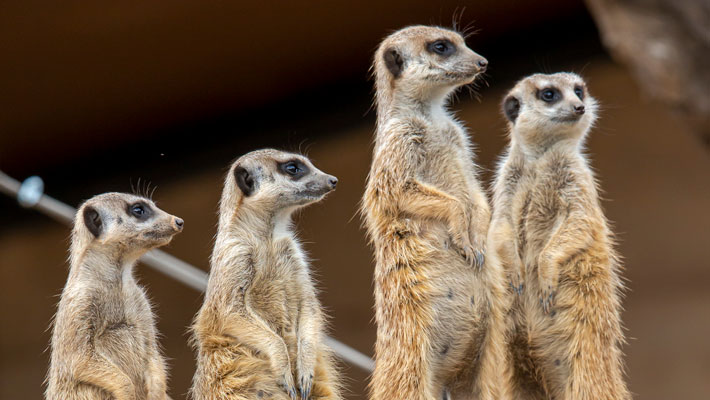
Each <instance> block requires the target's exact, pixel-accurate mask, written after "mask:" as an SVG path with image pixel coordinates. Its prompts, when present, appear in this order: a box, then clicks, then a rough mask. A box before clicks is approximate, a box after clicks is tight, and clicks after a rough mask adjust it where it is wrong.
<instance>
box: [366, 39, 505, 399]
mask: <svg viewBox="0 0 710 400" xmlns="http://www.w3.org/2000/svg"><path fill="white" fill-rule="evenodd" d="M440 40H447V41H449V43H450V44H451V45H453V46H455V48H456V50H455V52H454V53H453V54H451V55H449V56H447V57H445V56H442V55H440V54H435V52H433V51H432V50H431V47H430V46H433V44H434V43H435V42H437V41H440ZM486 64H487V62H486V61H485V59H484V58H483V57H481V56H479V55H478V54H476V53H474V52H473V51H471V50H470V49H469V48H468V47H466V45H465V43H464V40H463V38H462V37H461V35H459V34H458V33H456V32H453V31H450V30H447V29H442V28H436V27H426V26H414V27H409V28H405V29H402V30H400V31H398V32H395V33H394V34H392V35H390V36H389V37H387V38H386V39H385V40H384V41H383V42H382V44H381V45H380V47H379V49H378V50H377V52H376V54H375V61H374V73H375V77H376V82H375V84H376V89H377V95H376V100H377V116H378V121H377V134H376V137H375V149H374V156H373V161H372V166H371V169H370V174H369V177H368V183H367V188H366V191H365V195H364V198H363V204H362V210H363V214H364V216H365V223H366V226H367V229H368V233H369V237H370V239H371V242H372V244H373V246H374V249H375V257H376V263H377V265H376V269H375V308H376V321H377V343H376V347H375V352H376V367H375V371H374V373H373V376H372V381H371V384H370V393H371V398H372V399H375V400H393V399H406V400H423V399H427V400H430V399H472V398H483V399H502V398H507V394H506V393H505V392H504V390H503V391H501V390H500V389H501V388H500V387H499V385H498V384H497V382H498V381H499V380H500V379H501V376H503V375H505V374H506V373H508V372H509V371H508V369H507V368H505V365H504V363H503V361H504V360H505V357H504V352H503V351H504V348H503V347H502V345H503V344H504V339H503V336H502V335H503V322H504V319H503V314H502V308H501V307H500V304H501V300H500V299H501V298H502V297H503V293H504V291H505V286H504V284H505V283H504V281H503V279H502V278H503V274H502V272H500V271H496V270H494V269H492V268H491V267H490V266H489V265H483V264H484V252H485V248H484V244H485V240H486V233H487V230H488V225H489V221H490V211H489V205H488V200H487V198H486V195H485V193H484V191H483V190H482V188H481V185H480V183H479V181H478V178H477V166H476V165H475V164H474V161H473V159H474V154H473V150H472V146H471V143H470V141H469V138H468V136H467V134H466V131H465V129H464V127H463V126H462V125H461V124H460V123H459V122H457V121H456V120H455V119H454V118H453V117H452V116H451V115H450V114H449V113H448V111H447V110H446V102H447V100H448V98H449V96H450V95H451V93H452V92H453V91H454V90H455V89H456V88H457V87H459V86H462V85H465V84H468V83H471V82H473V81H474V79H475V77H476V76H477V75H478V74H479V73H480V72H481V71H482V70H483V69H485V66H486Z"/></svg>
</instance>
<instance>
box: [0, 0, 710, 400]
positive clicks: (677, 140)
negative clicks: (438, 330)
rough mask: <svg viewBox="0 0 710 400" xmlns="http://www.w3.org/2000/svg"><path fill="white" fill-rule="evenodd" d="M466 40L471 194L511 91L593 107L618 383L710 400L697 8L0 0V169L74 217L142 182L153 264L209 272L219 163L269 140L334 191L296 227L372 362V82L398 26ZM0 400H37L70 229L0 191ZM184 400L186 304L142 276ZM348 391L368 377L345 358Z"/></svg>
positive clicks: (701, 42) (708, 45) (493, 153)
mask: <svg viewBox="0 0 710 400" xmlns="http://www.w3.org/2000/svg"><path fill="white" fill-rule="evenodd" d="M453 21H456V22H458V24H459V26H461V27H465V26H467V25H468V24H473V26H475V28H476V29H478V33H477V34H476V35H473V36H472V37H470V38H469V39H468V43H469V46H470V47H471V48H473V49H474V50H476V51H477V52H479V53H480V54H482V55H484V56H486V57H487V58H488V60H489V61H490V69H489V71H488V73H487V76H486V78H485V83H482V84H480V85H478V86H479V88H478V89H477V90H476V93H477V95H476V96H470V95H469V94H468V91H465V90H464V91H462V92H461V93H460V95H459V96H458V97H457V99H456V100H455V101H454V102H453V109H454V110H456V113H457V114H458V115H459V116H460V118H461V119H462V120H463V121H464V122H465V123H466V125H467V126H468V127H469V128H470V131H471V134H472V136H473V140H474V141H475V142H476V143H477V145H478V160H479V163H480V165H481V166H482V167H483V168H484V170H485V173H484V175H483V178H484V179H485V180H486V181H487V182H489V181H490V178H491V173H490V171H491V170H492V169H493V167H494V165H495V160H496V158H497V156H498V154H500V152H501V151H502V150H503V148H504V146H505V145H506V141H507V139H506V134H505V129H506V125H505V122H504V120H503V118H502V116H501V115H500V111H499V104H500V101H501V99H502V96H503V95H504V93H505V91H506V90H507V89H508V88H510V87H511V86H512V85H513V84H514V82H515V80H517V79H519V78H521V77H523V76H525V75H528V74H531V73H535V72H556V71H561V70H569V71H575V72H578V73H580V74H582V75H583V76H584V77H585V78H586V79H587V81H588V85H589V88H590V91H591V93H592V94H593V95H594V96H595V97H597V98H598V99H599V101H600V102H601V105H602V108H601V118H600V120H599V123H598V126H597V127H596V128H595V129H594V131H593V132H592V133H591V135H590V138H589V142H588V144H589V146H588V152H589V154H590V160H591V162H592V164H593V166H594V168H595V170H596V171H597V176H598V178H599V180H600V182H601V187H602V188H603V190H604V197H605V201H604V206H605V209H606V212H607V215H608V217H609V218H610V219H611V220H612V221H613V222H614V230H615V231H616V232H617V233H618V238H619V250H620V253H621V254H622V255H623V256H624V260H625V265H626V271H625V277H626V278H627V279H628V280H627V284H628V288H629V290H628V292H627V296H626V299H625V301H624V307H625V311H624V312H623V319H624V324H625V326H626V328H627V331H626V333H627V337H628V344H627V345H626V346H625V347H624V351H625V353H626V360H627V370H628V381H629V385H630V388H631V390H632V391H633V392H634V393H635V394H636V397H637V398H641V399H659V400H660V399H705V398H710V380H709V379H708V377H710V344H709V343H710V342H708V338H709V337H710V318H708V310H710V307H709V306H710V291H709V290H708V289H707V284H708V282H710V268H708V267H710V263H709V262H708V259H709V257H710V256H709V255H708V247H709V246H710V211H708V210H709V208H710V207H709V206H710V153H709V150H710V149H709V148H708V137H709V135H708V133H709V132H710V123H708V121H710V111H709V110H710V97H709V96H710V85H709V84H708V83H709V82H710V74H709V72H710V6H709V5H708V2H707V1H701V0H688V1H685V2H674V1H672V0H646V1H641V0H588V1H587V2H586V3H584V2H581V1H570V0H534V1H533V0H522V1H500V0H497V1H493V0H484V1H476V2H474V1H468V2H466V1H448V0H446V1H438V2H432V1H420V0H408V1H402V0H395V1H388V2H381V1H360V2H351V3H338V4H336V3H334V2H328V1H311V2H237V1H233V2H209V3H208V2H198V1H172V2H76V1H69V2H57V3H51V2H45V1H34V0H25V1H22V2H4V3H3V4H2V5H0V54H1V55H2V57H1V59H2V62H0V170H2V171H4V172H5V173H8V174H9V175H11V176H14V177H15V178H18V179H24V178H26V177H28V176H30V175H35V174H37V175H40V176H41V177H42V178H44V180H45V183H46V192H47V193H48V194H50V195H52V196H54V197H57V198H59V199H61V200H63V201H65V202H67V203H69V204H71V205H74V206H76V205H78V204H79V203H80V202H81V201H82V200H83V199H87V198H89V197H91V196H93V195H95V194H98V193H102V192H106V191H130V190H131V185H132V184H133V185H134V186H135V185H136V184H137V181H138V179H140V180H141V182H145V181H149V182H151V183H152V185H153V186H156V187H157V190H156V191H155V195H154V199H156V200H157V202H158V203H159V205H160V206H161V207H162V208H163V209H165V210H167V211H169V212H171V213H173V214H176V215H178V216H181V217H182V218H184V219H185V221H186V225H185V231H184V232H183V233H182V234H180V235H179V236H177V237H176V238H175V240H174V241H173V243H172V244H171V245H170V246H169V247H167V248H166V249H165V250H166V251H167V252H169V253H171V254H173V255H175V256H177V257H180V258H182V259H184V260H185V261H187V262H189V263H192V264H194V265H197V266H199V267H200V268H202V269H204V270H207V268H208V257H209V254H210V251H211V247H212V238H213V235H214V234H215V227H216V210H217V201H218V198H219V195H220V193H221V186H222V179H223V175H224V173H225V171H226V168H227V166H228V165H229V163H230V161H231V160H233V159H234V158H235V157H237V156H239V155H241V154H244V153H245V152H248V151H250V150H254V149H257V148H261V147H265V146H272V147H277V148H282V149H287V150H297V151H303V152H305V153H307V154H308V155H309V156H310V157H311V158H312V160H313V161H314V163H315V165H316V166H318V167H319V168H320V169H322V170H323V171H326V172H328V173H330V174H333V175H336V176H337V177H338V178H339V179H340V184H339V185H338V190H337V191H336V192H335V193H334V194H332V195H331V196H330V197H329V198H328V199H327V200H326V201H325V202H323V203H321V204H318V205H315V206H312V207H310V208H308V209H306V210H305V211H304V212H302V213H301V214H300V216H299V218H298V225H299V231H300V234H301V237H302V239H303V241H304V242H305V247H306V249H307V250H308V251H309V253H310V254H311V256H312V257H313V266H312V267H313V269H314V271H315V272H316V274H317V275H318V277H319V284H318V285H319V287H320V289H321V296H320V297H321V300H322V303H323V304H324V306H325V307H326V308H327V311H328V313H329V314H330V316H331V327H332V334H333V336H334V337H336V338H337V339H339V340H341V341H343V342H345V343H347V344H349V345H351V346H353V347H355V348H356V349H358V350H360V351H362V352H364V353H366V354H368V355H371V354H372V349H373V343H374V340H375V327H374V324H373V310H372V305H373V301H372V283H371V277H372V271H373V262H372V256H371V251H370V249H369V248H368V247H367V244H366V241H365V237H364V231H363V230H362V229H361V226H360V225H361V222H360V218H359V216H358V215H357V207H358V201H359V198H360V196H361V193H362V191H363V188H364V182H365V177H366V174H367V171H368V168H369V163H370V158H371V148H372V134H373V129H374V117H375V115H374V112H373V111H372V110H371V109H370V106H371V98H372V82H371V81H370V80H369V72H368V68H369V65H370V62H371V57H372V53H373V51H374V50H375V48H376V46H377V44H378V41H379V40H381V39H382V38H383V37H384V36H386V35H387V34H388V33H390V32H392V31H394V30H396V29H398V28H400V27H403V26H406V25H410V24H438V25H444V26H452V22H453ZM0 222H1V223H0V301H1V303H0V304H1V306H0V321H1V324H2V325H1V329H0V398H2V399H39V398H41V397H42V392H43V384H42V382H43V379H44V376H45V373H46V370H47V364H48V357H49V353H48V351H47V346H48V343H49V339H50V332H49V331H48V330H47V328H48V327H49V324H50V320H51V318H52V315H53V313H54V312H55V306H56V303H57V301H58V297H57V296H58V294H59V293H60V292H61V289H62V287H63V285H64V282H65V279H66V276H67V270H68V265H67V263H66V258H67V247H68V237H69V232H70V229H69V227H67V226H63V225H60V224H59V223H57V222H54V221H52V220H50V219H48V218H47V217H45V216H43V215H40V214H38V213H37V212H35V211H33V210H25V209H22V208H20V207H18V206H17V203H16V202H15V200H14V199H11V198H8V197H5V196H3V197H0ZM138 274H139V275H140V279H141V281H142V282H143V283H144V284H145V285H146V286H147V288H148V292H149V293H150V295H151V297H152V299H153V302H154V305H155V309H156V313H157V316H158V318H159V323H158V328H159V330H160V332H161V333H162V335H163V337H162V339H161V343H162V345H163V347H164V352H165V355H166V356H167V357H168V358H169V365H170V376H171V379H170V383H169V386H170V394H171V396H172V397H173V398H174V399H182V398H185V393H186V392H187V389H188V387H189V385H190V381H191V378H192V374H193V371H194V355H193V352H192V350H191V349H190V347H189V346H188V344H187V340H188V335H187V327H188V325H189V324H190V322H191V319H192V317H193V315H194V314H195V312H196V311H197V309H198V308H199V306H200V304H201V300H202V298H201V294H200V293H198V292H196V291H194V290H192V289H190V288H188V287H186V286H184V285H182V284H180V283H178V282H176V281H174V280H172V279H169V278H167V277H165V276H164V275H161V274H159V273H157V272H155V271H153V270H151V269H149V268H147V267H145V266H141V267H139V268H138ZM343 370H344V372H345V374H346V375H347V378H348V380H347V387H348V389H349V394H348V396H347V397H348V398H350V399H362V398H365V396H364V393H365V385H366V382H367V378H368V376H367V374H366V373H365V372H362V371H361V370H359V369H357V368H356V367H353V366H349V365H347V364H344V365H343Z"/></svg>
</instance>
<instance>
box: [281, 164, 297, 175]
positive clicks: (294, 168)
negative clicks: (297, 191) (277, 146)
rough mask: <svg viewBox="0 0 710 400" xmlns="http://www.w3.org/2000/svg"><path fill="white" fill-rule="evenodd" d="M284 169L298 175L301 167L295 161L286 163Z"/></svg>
mask: <svg viewBox="0 0 710 400" xmlns="http://www.w3.org/2000/svg"><path fill="white" fill-rule="evenodd" d="M284 171H286V172H288V173H289V174H291V175H296V174H297V173H298V171H299V168H298V165H296V163H295V162H290V163H287V164H286V165H284Z"/></svg>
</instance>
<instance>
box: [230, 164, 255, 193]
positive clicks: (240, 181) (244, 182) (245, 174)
mask: <svg viewBox="0 0 710 400" xmlns="http://www.w3.org/2000/svg"><path fill="white" fill-rule="evenodd" d="M234 178H235V179H236V180H237V186H239V189H241V191H242V193H244V196H247V197H249V196H250V195H251V194H252V193H254V178H252V177H251V174H249V171H247V170H246V169H245V168H244V167H236V168H234Z"/></svg>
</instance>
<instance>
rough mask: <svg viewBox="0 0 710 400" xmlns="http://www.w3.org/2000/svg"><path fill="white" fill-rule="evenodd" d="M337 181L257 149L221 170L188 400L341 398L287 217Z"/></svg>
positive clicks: (299, 161)
mask: <svg viewBox="0 0 710 400" xmlns="http://www.w3.org/2000/svg"><path fill="white" fill-rule="evenodd" d="M337 182H338V180H337V179H336V178H335V177H333V176H330V175H327V174H325V173H323V172H321V171H320V170H318V169H317V168H316V167H314V166H313V164H311V162H310V161H309V160H308V159H307V158H306V157H303V156H301V155H298V154H291V153H284V152H281V151H277V150H270V149H267V150H258V151H254V152H251V153H248V154H246V155H244V156H242V157H241V158H239V159H238V160H237V161H236V162H235V163H234V164H233V165H232V167H231V168H230V170H229V173H228V174H227V178H226V180H225V183H224V191H223V192H222V200H221V201H220V207H219V228H218V231H217V238H216V242H215V246H214V251H213V253H212V260H211V271H210V278H209V283H208V285H207V292H206V294H205V300H204V304H203V305H202V308H201V309H200V311H199V312H198V314H197V317H196V318H195V322H194V325H193V333H194V343H195V347H196V348H197V350H198V356H197V371H196V373H195V377H194V381H193V386H192V390H191V392H192V397H193V398H195V399H199V400H203V399H215V400H218V399H219V400H225V399H230V400H234V399H261V398H264V399H288V398H292V399H295V398H296V397H297V396H300V398H301V399H304V400H305V399H340V398H341V395H340V386H339V381H338V373H337V371H336V370H335V364H334V360H333V357H332V355H331V353H330V351H329V349H327V348H326V346H325V344H324V342H323V340H324V339H325V332H324V325H325V322H324V319H325V318H324V315H323V312H322V311H321V307H320V304H319V302H318V299H317V297H316V290H315V287H314V284H313V279H312V278H311V276H310V271H309V266H308V261H307V259H306V256H305V254H304V253H303V251H302V250H301V247H300V245H299V243H298V240H297V239H296V235H295V233H294V232H293V230H292V227H291V214H293V212H294V211H295V210H297V209H299V208H301V207H304V206H306V205H308V204H311V203H315V202H317V201H319V200H321V199H322V198H323V197H324V196H325V195H326V194H327V193H329V192H330V191H332V190H333V189H335V186H336V183H337Z"/></svg>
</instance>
